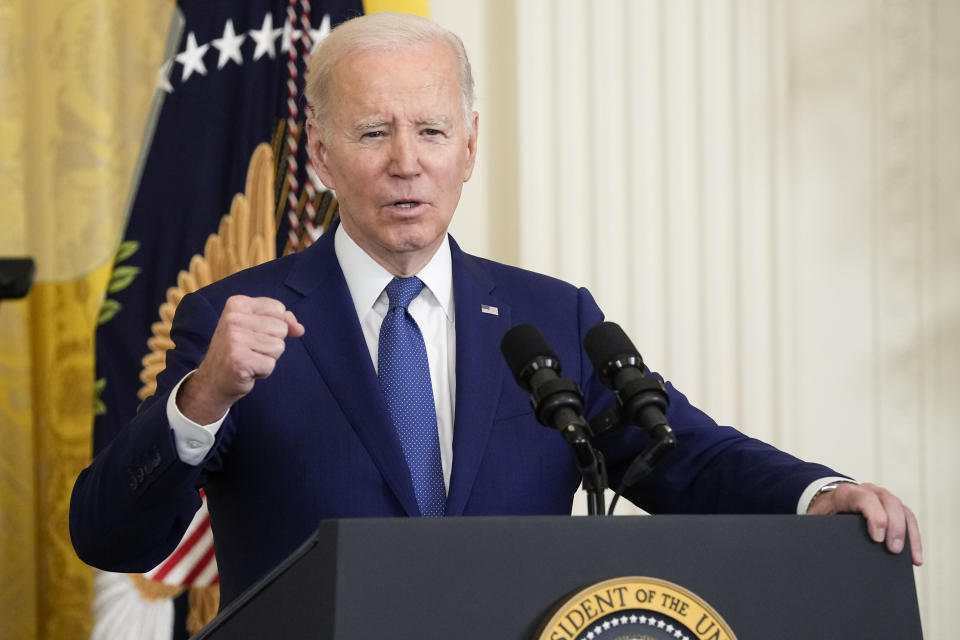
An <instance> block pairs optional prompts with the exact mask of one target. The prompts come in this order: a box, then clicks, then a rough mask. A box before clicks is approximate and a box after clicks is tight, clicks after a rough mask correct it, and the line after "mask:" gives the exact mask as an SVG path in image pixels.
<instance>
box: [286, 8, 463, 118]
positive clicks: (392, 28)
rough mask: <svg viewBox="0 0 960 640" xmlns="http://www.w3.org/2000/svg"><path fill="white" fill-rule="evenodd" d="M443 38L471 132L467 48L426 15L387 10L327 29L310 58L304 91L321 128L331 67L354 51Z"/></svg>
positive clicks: (327, 106)
mask: <svg viewBox="0 0 960 640" xmlns="http://www.w3.org/2000/svg"><path fill="white" fill-rule="evenodd" d="M438 40H440V41H444V42H446V43H447V44H449V45H450V48H451V49H452V50H453V53H454V55H455V56H456V57H457V64H458V67H459V72H460V101H461V103H462V104H463V119H464V122H465V123H466V126H467V131H468V132H471V133H472V131H473V118H471V117H470V116H471V113H472V112H473V101H474V88H473V87H474V85H473V72H472V71H471V69H470V60H469V59H468V58H467V50H466V49H465V48H464V46H463V41H462V40H460V38H459V36H457V34H455V33H453V32H452V31H449V30H448V29H444V28H443V27H441V26H440V25H438V24H437V23H435V22H432V21H430V20H427V19H426V18H421V17H420V16H415V15H411V14H408V13H391V12H388V11H385V12H381V13H372V14H369V15H365V16H360V17H357V18H353V19H351V20H347V21H346V22H344V23H342V24H340V25H338V26H337V27H336V28H335V29H334V30H333V31H331V32H330V35H328V36H327V37H326V38H325V39H324V40H323V42H321V43H320V46H319V47H318V48H317V50H316V51H315V52H314V53H313V54H312V55H311V57H310V69H309V70H308V71H307V86H306V89H305V91H304V93H305V94H306V96H307V102H309V103H310V106H311V107H313V110H314V116H315V117H316V118H317V121H318V122H319V123H320V127H321V128H322V129H326V128H327V126H328V118H329V114H330V99H331V97H330V87H331V84H332V83H331V80H332V77H333V69H334V67H335V66H336V65H337V63H338V62H340V61H341V60H342V59H343V58H345V57H346V56H347V55H349V54H352V53H356V52H358V51H376V50H385V51H390V50H397V49H405V48H410V47H415V46H418V45H423V44H428V43H432V42H436V41H438Z"/></svg>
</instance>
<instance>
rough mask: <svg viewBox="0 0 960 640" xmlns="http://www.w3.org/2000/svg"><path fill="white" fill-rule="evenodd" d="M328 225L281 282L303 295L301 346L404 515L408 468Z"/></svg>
mask: <svg viewBox="0 0 960 640" xmlns="http://www.w3.org/2000/svg"><path fill="white" fill-rule="evenodd" d="M334 230H335V227H331V228H330V229H329V230H328V231H327V232H326V233H324V234H323V235H322V236H321V237H320V239H319V240H318V241H317V243H316V245H315V246H313V247H311V248H310V249H308V250H306V251H304V252H303V253H302V254H300V255H299V256H298V260H297V262H296V264H295V265H294V266H293V267H292V269H291V270H290V273H289V275H288V276H287V279H286V285H287V286H289V287H290V288H292V289H293V290H295V291H297V292H298V293H300V294H301V295H303V296H304V297H303V299H301V300H300V301H299V302H298V303H296V304H295V305H293V306H292V308H291V310H292V311H293V312H294V314H295V315H296V316H297V319H299V320H300V322H302V323H303V324H304V326H305V327H306V329H307V331H306V333H305V334H304V336H303V337H302V338H301V340H302V341H303V344H304V347H305V348H306V349H307V352H308V353H309V354H310V357H311V358H312V360H313V362H314V364H315V365H316V367H317V369H318V370H319V372H320V376H321V377H322V378H323V381H324V383H325V384H326V385H327V387H328V388H329V389H330V392H331V393H332V394H333V397H334V398H335V399H336V401H337V402H338V403H339V405H340V408H341V409H342V410H343V413H344V415H345V416H346V419H347V421H348V422H349V423H350V425H351V426H352V427H353V429H354V430H355V431H356V432H357V436H358V437H359V438H360V440H361V442H363V444H364V446H365V447H366V449H367V451H368V452H369V453H370V456H371V458H373V460H374V462H375V463H376V465H377V466H378V467H379V469H380V472H381V473H382V475H383V477H384V479H385V480H386V482H387V484H388V485H389V486H390V488H391V490H392V491H393V492H394V494H395V495H396V497H397V499H398V500H399V501H400V504H401V505H403V508H404V509H405V510H406V512H407V515H410V516H418V515H420V510H419V508H418V507H417V501H416V497H415V494H414V491H413V483H412V481H411V480H410V471H409V469H408V468H407V464H406V460H405V459H404V457H403V450H402V448H401V446H400V441H399V440H398V438H397V436H396V433H395V432H394V430H393V427H392V426H391V424H390V419H389V416H388V415H387V409H386V406H385V405H384V402H383V397H382V394H381V391H380V385H379V382H378V381H377V375H376V372H375V371H374V368H373V363H372V362H371V360H370V356H369V352H368V351H367V345H366V342H365V341H364V339H363V332H362V331H361V329H360V323H359V321H358V320H357V316H356V313H355V312H354V306H353V300H352V299H351V297H350V291H349V289H348V288H347V283H346V281H345V280H344V278H343V272H342V271H341V270H340V263H339V262H338V261H337V258H336V253H335V252H334V248H333V235H334Z"/></svg>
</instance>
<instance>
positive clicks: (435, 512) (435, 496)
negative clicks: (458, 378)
mask: <svg viewBox="0 0 960 640" xmlns="http://www.w3.org/2000/svg"><path fill="white" fill-rule="evenodd" d="M422 289H423V282H421V281H420V278H417V277H412V278H394V279H393V280H391V281H390V284H388V285H387V297H388V298H389V299H390V309H389V310H388V311H387V315H386V316H385V317H384V318H383V324H382V325H380V342H379V347H378V356H377V361H378V370H377V375H378V377H379V378H380V388H381V389H382V390H383V396H384V399H385V400H386V401H387V410H388V411H389V413H390V418H391V420H392V421H393V426H394V428H395V429H396V430H397V436H399V438H400V444H401V446H402V447H403V455H404V457H405V458H406V460H407V466H408V467H410V476H411V478H412V479H413V490H414V492H415V493H416V496H417V505H418V506H419V507H420V514H421V515H424V516H435V517H436V516H442V515H443V512H444V510H445V509H446V503H447V492H446V488H445V487H444V484H443V467H442V466H441V464H440V440H439V437H438V435H437V411H436V406H435V405H434V402H433V387H432V386H431V385H430V365H429V363H428V362H427V348H426V345H425V344H424V342H423V334H421V333H420V327H418V326H417V322H416V320H414V319H413V316H411V315H410V312H409V311H407V305H408V304H410V301H411V300H413V299H414V298H416V297H417V295H419V294H420V291H421V290H422Z"/></svg>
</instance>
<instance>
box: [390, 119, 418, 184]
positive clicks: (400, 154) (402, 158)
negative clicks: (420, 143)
mask: <svg viewBox="0 0 960 640" xmlns="http://www.w3.org/2000/svg"><path fill="white" fill-rule="evenodd" d="M419 173H420V156H419V152H418V149H417V141H416V137H415V135H414V134H413V133H412V132H409V131H405V130H402V131H398V132H397V134H396V135H394V136H393V139H392V140H391V145H390V175H392V176H396V177H398V178H412V177H414V176H417V175H419Z"/></svg>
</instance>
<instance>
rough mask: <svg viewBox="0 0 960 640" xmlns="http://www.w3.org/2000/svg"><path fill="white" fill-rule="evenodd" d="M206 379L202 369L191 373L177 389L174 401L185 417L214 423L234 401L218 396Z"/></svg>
mask: <svg viewBox="0 0 960 640" xmlns="http://www.w3.org/2000/svg"><path fill="white" fill-rule="evenodd" d="M204 380H205V378H204V376H203V372H202V370H201V369H197V370H196V371H194V372H193V373H191V374H189V375H188V376H187V377H186V379H184V381H183V383H182V384H181V385H180V388H179V389H178V390H177V397H176V398H175V399H174V401H175V402H176V405H177V409H179V410H180V413H181V414H183V416H184V417H185V418H188V419H190V420H192V421H193V422H195V423H197V424H212V423H214V422H216V421H217V420H220V419H221V418H222V417H223V415H224V414H225V413H226V412H227V411H229V410H230V407H231V406H232V405H233V402H234V401H233V400H231V399H224V398H220V397H218V394H216V393H213V392H211V391H210V390H209V389H210V386H209V385H206V384H204Z"/></svg>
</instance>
